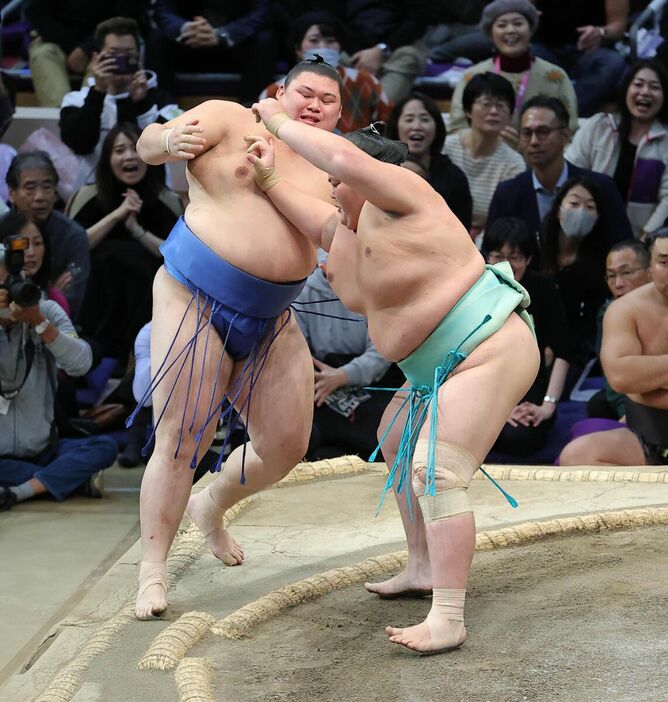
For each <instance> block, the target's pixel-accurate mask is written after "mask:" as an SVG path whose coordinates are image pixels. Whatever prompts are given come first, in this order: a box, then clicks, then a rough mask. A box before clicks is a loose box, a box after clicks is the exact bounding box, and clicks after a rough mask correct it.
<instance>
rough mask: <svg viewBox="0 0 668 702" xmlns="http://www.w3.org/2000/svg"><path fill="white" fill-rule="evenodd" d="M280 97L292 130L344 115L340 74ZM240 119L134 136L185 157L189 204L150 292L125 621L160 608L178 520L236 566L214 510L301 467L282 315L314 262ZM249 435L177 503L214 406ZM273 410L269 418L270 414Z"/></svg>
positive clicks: (315, 188) (295, 378)
mask: <svg viewBox="0 0 668 702" xmlns="http://www.w3.org/2000/svg"><path fill="white" fill-rule="evenodd" d="M278 99H279V101H280V104H281V109H282V110H285V112H286V113H287V114H288V115H290V118H291V119H294V120H295V121H299V122H301V123H302V124H304V125H305V126H306V125H308V126H309V127H310V128H313V127H317V128H318V129H314V131H320V130H323V131H325V130H327V131H332V130H333V129H334V128H335V127H336V123H337V121H338V119H339V116H340V114H341V84H340V78H339V76H338V73H337V72H336V71H335V70H334V69H332V68H331V66H328V65H327V64H324V63H317V62H302V63H301V64H298V65H297V66H296V67H295V68H294V69H293V70H292V71H291V73H290V74H289V75H288V76H287V77H286V81H285V87H282V88H280V90H279V94H278ZM257 129H258V127H257V124H256V122H255V117H254V115H253V114H252V113H251V111H250V110H249V109H246V108H244V107H241V106H240V105H238V104H236V103H233V102H227V101H223V100H212V101H209V102H205V103H203V104H202V105H199V106H198V107H195V108H194V109H192V110H189V111H188V112H186V113H184V114H183V115H181V116H180V117H178V118H176V119H174V120H172V121H170V122H167V123H166V124H164V125H160V124H152V125H150V126H149V127H147V128H146V129H145V130H144V132H143V133H142V136H141V138H140V139H139V142H138V144H137V150H138V152H139V154H140V156H141V157H142V159H143V160H144V161H146V162H147V163H149V164H162V163H165V162H166V161H171V160H176V159H184V160H187V161H188V164H187V177H188V183H189V196H190V203H189V205H188V207H187V209H186V212H185V218H184V219H183V220H180V221H179V222H178V223H177V225H176V226H175V227H174V229H173V231H172V232H171V233H170V236H169V238H168V240H167V241H166V242H165V244H163V246H162V247H161V251H162V253H163V256H164V261H165V263H164V266H163V267H162V268H161V269H160V270H159V271H158V273H157V275H156V278H155V282H154V287H153V325H152V333H151V367H152V374H153V388H152V396H153V412H154V423H156V424H157V426H156V444H155V450H154V452H153V455H152V456H151V459H150V461H149V463H148V465H147V467H146V472H145V474H144V479H143V481H142V487H141V498H140V514H141V542H142V564H141V568H140V574H139V591H138V594H137V602H136V615H137V617H138V618H139V619H147V618H149V617H150V616H152V615H157V614H160V613H161V612H163V611H164V610H165V609H166V607H167V589H166V580H165V561H166V558H167V552H168V550H169V547H170V545H171V543H172V541H173V539H174V536H175V534H176V530H177V527H178V525H179V523H180V521H181V518H182V516H183V513H184V510H185V509H186V505H187V511H188V514H189V516H190V517H191V518H192V519H193V521H194V522H195V523H196V524H197V526H198V527H199V528H200V530H201V531H202V533H203V534H204V535H205V536H206V538H207V541H208V543H209V546H210V547H211V550H212V551H213V553H214V555H215V556H217V557H218V558H220V559H221V560H223V561H224V562H225V563H226V564H228V565H235V564H240V563H241V562H242V561H243V557H244V555H243V551H242V549H241V547H240V546H239V544H237V543H236V541H235V540H234V539H233V538H232V537H231V536H230V535H229V533H228V532H227V531H226V530H225V529H224V528H223V516H224V513H225V510H227V509H229V508H230V507H231V506H232V505H234V504H236V503H237V502H239V500H241V499H242V498H244V497H247V496H248V495H251V494H253V493H255V492H258V491H259V490H262V489H264V488H266V487H268V486H269V485H271V484H273V483H275V482H276V481H278V480H280V479H281V478H282V477H283V476H285V475H286V474H287V473H288V472H289V471H290V469H291V468H292V467H293V466H294V465H295V464H296V463H297V462H298V461H299V460H301V459H302V458H303V456H304V453H305V451H306V448H307V444H308V439H309V433H310V429H311V420H312V411H313V409H312V408H313V364H312V361H311V356H310V354H309V350H308V347H307V345H306V342H305V340H304V337H303V336H302V334H301V332H300V331H299V328H298V326H297V324H296V322H295V321H294V319H293V318H292V317H291V316H290V313H289V311H286V310H287V308H288V307H289V305H290V304H291V302H292V301H293V300H294V299H295V298H296V297H297V296H298V295H299V292H300V291H301V289H302V287H303V283H304V279H305V278H306V276H308V274H309V273H310V272H311V271H312V270H313V268H314V266H315V262H316V257H315V250H314V248H313V245H312V244H311V243H310V242H309V241H308V240H307V239H306V238H305V237H304V236H302V235H301V234H300V233H299V232H298V231H297V229H296V228H295V227H294V225H293V224H292V223H291V222H289V221H288V220H287V219H286V218H285V217H283V216H282V215H281V214H280V213H279V212H278V211H277V210H276V208H275V207H274V206H273V205H272V204H271V202H270V201H269V199H268V198H267V197H266V196H265V195H264V194H263V193H262V192H261V191H260V190H259V189H258V188H257V186H256V184H255V182H254V180H253V169H252V168H251V166H250V165H249V163H248V161H247V157H246V154H245V144H244V135H245V134H248V133H249V132H251V131H256V130H257ZM276 162H277V172H278V173H280V174H281V176H282V177H284V178H286V179H289V180H291V181H293V182H294V183H295V185H296V186H298V187H299V188H301V189H303V190H304V191H305V192H308V193H309V194H310V195H311V196H313V197H314V198H319V199H321V200H325V201H329V187H328V185H327V177H326V175H325V174H324V173H323V172H322V171H320V170H318V169H317V168H316V167H314V166H313V165H311V164H310V163H308V161H306V160H304V159H303V158H302V157H301V156H298V155H297V154H295V153H293V152H292V151H291V150H290V148H289V147H288V146H286V145H285V144H281V145H280V146H279V147H278V149H277V153H276ZM226 394H227V396H228V397H230V398H231V400H232V401H233V402H234V405H235V407H236V408H237V409H238V410H239V412H240V414H241V416H242V418H243V419H244V421H245V423H246V427H247V430H248V434H249V437H250V444H249V445H247V447H246V451H245V454H244V449H243V447H239V448H238V449H237V450H235V451H234V452H233V453H232V454H231V455H230V457H229V458H228V459H227V462H226V464H225V470H224V471H223V473H222V474H221V475H220V477H219V478H218V479H217V480H216V481H215V482H214V483H212V484H211V485H210V486H209V487H208V488H207V489H206V490H204V491H202V492H201V493H199V494H197V495H195V496H193V497H192V498H190V501H188V498H189V495H190V489H191V485H192V478H193V473H194V471H193V470H191V465H193V463H195V462H196V460H197V457H198V456H201V455H203V454H204V453H205V451H206V450H207V448H208V447H209V445H210V443H211V441H212V439H213V436H214V434H215V431H216V425H217V419H218V416H219V415H220V408H221V403H222V401H223V398H224V396H225V395H226ZM277 408H279V409H278V411H277Z"/></svg>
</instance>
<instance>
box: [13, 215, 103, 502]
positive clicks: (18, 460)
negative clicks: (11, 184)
mask: <svg viewBox="0 0 668 702" xmlns="http://www.w3.org/2000/svg"><path fill="white" fill-rule="evenodd" d="M0 241H1V242H3V243H2V245H1V246H0V253H1V254H2V256H1V258H2V263H0V281H2V286H0V327H1V328H2V333H0V511H5V510H8V509H11V508H12V507H13V506H14V505H15V504H16V503H17V502H22V501H23V500H27V499H29V498H32V497H36V496H39V495H44V494H46V493H49V494H50V495H51V496H52V497H54V498H55V499H56V500H64V499H65V498H67V497H69V496H70V495H71V494H72V493H74V492H75V491H77V490H79V491H80V492H82V494H87V495H88V496H90V497H100V496H101V477H102V474H101V471H102V470H103V469H104V468H107V467H109V466H110V465H111V464H112V463H113V462H114V460H115V459H116V451H117V448H116V444H115V442H114V441H113V440H112V439H111V438H109V437H106V436H92V437H86V438H83V439H59V438H58V436H57V433H56V430H55V424H54V397H55V393H56V385H57V382H58V381H57V374H58V369H62V370H64V371H65V372H66V373H68V374H70V375H74V376H79V375H83V374H84V373H86V372H87V371H88V370H89V368H90V366H91V362H92V353H91V349H90V346H89V345H88V344H87V343H86V342H85V341H83V340H82V339H79V338H78V337H77V334H76V331H75V329H74V326H73V325H72V322H70V320H69V318H68V317H67V315H66V314H65V312H64V311H63V310H62V308H61V307H60V306H59V305H58V304H57V303H56V302H54V301H53V300H48V299H46V296H45V294H44V293H45V292H46V286H47V281H48V279H49V266H50V261H49V257H48V256H47V255H45V254H46V240H45V235H44V234H43V232H42V231H41V229H40V227H39V226H38V225H37V224H35V223H34V222H33V221H31V220H30V219H28V218H27V217H26V215H25V214H22V213H21V212H17V211H13V212H10V213H8V214H6V215H5V216H4V217H3V218H2V219H1V220H0Z"/></svg>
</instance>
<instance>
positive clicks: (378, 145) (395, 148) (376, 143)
mask: <svg viewBox="0 0 668 702" xmlns="http://www.w3.org/2000/svg"><path fill="white" fill-rule="evenodd" d="M384 133H385V122H372V123H371V124H370V125H369V126H368V127H363V128H362V129H357V130H356V131H354V132H350V133H349V134H344V135H343V136H344V137H345V138H346V139H348V141H350V142H352V143H353V144H355V146H356V147H357V148H358V149H362V151H364V153H367V154H369V156H373V158H375V159H377V160H378V161H383V162H384V163H392V164H394V165H395V166H400V165H401V164H402V163H403V162H404V161H405V160H406V157H407V156H408V146H407V145H406V144H404V142H403V141H394V140H393V139H388V138H387V137H385V136H383V134H384Z"/></svg>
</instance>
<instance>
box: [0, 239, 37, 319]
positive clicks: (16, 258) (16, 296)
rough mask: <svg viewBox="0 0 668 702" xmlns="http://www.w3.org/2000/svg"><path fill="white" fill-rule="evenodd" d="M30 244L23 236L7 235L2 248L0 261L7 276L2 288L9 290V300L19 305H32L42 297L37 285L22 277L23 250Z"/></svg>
mask: <svg viewBox="0 0 668 702" xmlns="http://www.w3.org/2000/svg"><path fill="white" fill-rule="evenodd" d="M29 246H30V240H29V239H28V238H27V237H24V236H8V237H7V238H6V239H5V241H4V245H3V248H2V250H0V263H4V265H5V269H6V270H7V277H6V278H5V282H4V283H3V284H2V286H0V287H2V288H4V289H5V290H8V291H9V301H10V302H15V303H16V304H17V305H20V306H21V307H34V306H35V305H36V304H37V303H38V302H39V301H40V298H41V297H42V291H41V290H40V288H39V286H38V285H35V283H33V282H32V281H31V280H26V279H25V278H24V277H23V263H24V260H25V253H24V252H25V250H26V249H27V248H28V247H29Z"/></svg>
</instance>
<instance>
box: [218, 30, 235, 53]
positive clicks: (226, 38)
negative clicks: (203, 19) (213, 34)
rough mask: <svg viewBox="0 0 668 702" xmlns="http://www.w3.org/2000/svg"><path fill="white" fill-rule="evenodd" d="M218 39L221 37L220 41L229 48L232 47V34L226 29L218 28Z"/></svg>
mask: <svg viewBox="0 0 668 702" xmlns="http://www.w3.org/2000/svg"><path fill="white" fill-rule="evenodd" d="M218 39H220V43H221V44H224V45H225V46H226V47H227V48H228V49H230V48H231V47H232V39H230V35H229V34H228V33H227V32H226V31H225V30H224V29H219V30H218Z"/></svg>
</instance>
